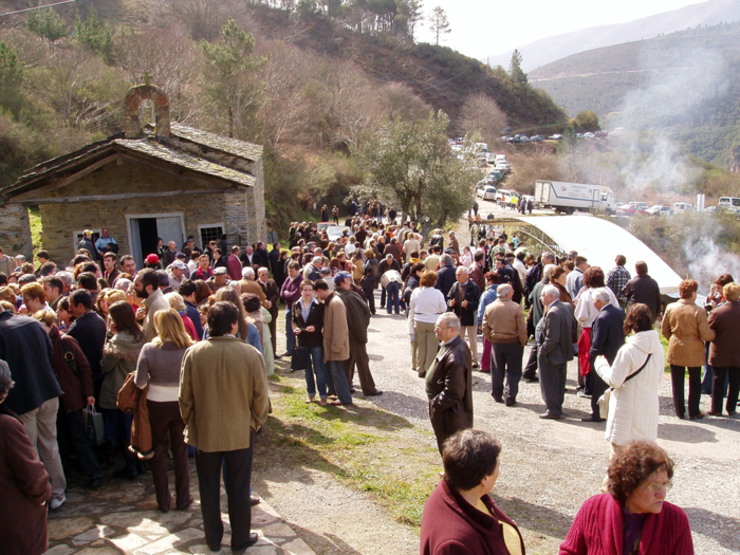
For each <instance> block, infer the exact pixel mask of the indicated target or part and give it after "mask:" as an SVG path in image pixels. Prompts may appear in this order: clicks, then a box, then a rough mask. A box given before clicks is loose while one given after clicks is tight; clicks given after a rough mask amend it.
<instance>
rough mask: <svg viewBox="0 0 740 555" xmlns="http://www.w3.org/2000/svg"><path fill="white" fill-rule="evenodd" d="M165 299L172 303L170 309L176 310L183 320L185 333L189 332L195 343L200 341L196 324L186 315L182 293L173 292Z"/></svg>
mask: <svg viewBox="0 0 740 555" xmlns="http://www.w3.org/2000/svg"><path fill="white" fill-rule="evenodd" d="M164 298H165V299H167V302H169V303H170V307H171V308H174V309H175V310H176V311H177V313H178V314H179V315H180V318H182V323H183V325H184V326H185V331H187V332H188V335H189V336H190V338H191V339H192V340H193V341H198V332H197V331H196V329H195V324H193V321H192V320H191V319H190V317H189V316H188V315H187V314H186V313H185V299H183V298H182V295H180V293H175V292H172V293H167V294H166V295H165V296H164Z"/></svg>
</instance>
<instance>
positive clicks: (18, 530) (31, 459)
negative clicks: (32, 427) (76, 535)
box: [0, 360, 51, 555]
mask: <svg viewBox="0 0 740 555" xmlns="http://www.w3.org/2000/svg"><path fill="white" fill-rule="evenodd" d="M12 387H13V381H12V379H11V378H10V368H9V367H8V364H7V363H6V362H5V361H4V360H0V492H2V502H0V538H1V539H0V542H2V543H1V545H2V552H3V553H4V554H6V555H40V554H41V553H44V552H45V551H46V549H47V548H48V547H49V541H48V539H47V536H46V506H45V505H46V502H47V501H48V500H49V499H50V498H51V484H49V475H48V474H47V473H46V470H44V465H43V464H41V461H39V458H38V455H37V454H36V450H35V449H34V448H33V446H32V445H31V442H30V441H29V440H28V436H27V435H26V431H25V430H24V429H23V424H21V423H20V421H19V420H18V417H17V416H16V415H15V413H13V411H12V410H10V409H9V408H6V407H5V405H3V404H2V403H3V401H5V398H6V397H7V396H8V392H9V391H10V390H11V388H12Z"/></svg>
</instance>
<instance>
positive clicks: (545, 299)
mask: <svg viewBox="0 0 740 555" xmlns="http://www.w3.org/2000/svg"><path fill="white" fill-rule="evenodd" d="M541 299H542V304H543V306H545V307H546V310H547V311H546V312H545V315H544V316H543V317H542V320H541V321H540V331H539V334H538V336H537V344H538V350H537V365H538V366H539V369H540V391H541V392H542V399H543V400H544V401H545V405H546V406H547V410H546V411H545V412H543V413H542V414H540V418H549V419H551V420H559V419H560V418H561V417H562V416H563V401H564V400H565V379H566V377H567V374H568V362H569V361H571V360H573V355H574V354H575V353H574V351H573V340H572V338H573V334H574V332H575V327H576V321H575V318H574V317H573V309H572V308H571V307H570V305H566V304H564V303H562V302H561V301H560V291H558V289H557V288H556V287H555V286H554V285H546V286H545V287H544V288H543V289H542V295H541Z"/></svg>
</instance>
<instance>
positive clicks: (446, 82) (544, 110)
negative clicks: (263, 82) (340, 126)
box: [251, 6, 566, 130]
mask: <svg viewBox="0 0 740 555" xmlns="http://www.w3.org/2000/svg"><path fill="white" fill-rule="evenodd" d="M251 17H252V19H253V20H254V21H255V22H256V23H257V24H258V25H259V33H260V34H261V35H262V36H264V37H265V38H269V39H273V40H274V39H281V38H283V37H284V34H285V31H286V30H287V29H289V21H288V13H287V12H284V11H281V10H272V9H269V8H266V7H264V6H256V7H254V8H253V9H252V10H251ZM293 44H294V45H296V46H299V47H301V48H303V49H308V50H312V51H314V52H318V53H320V54H322V55H325V56H328V57H332V58H337V59H343V60H346V59H351V60H352V61H353V62H354V63H356V64H357V65H358V66H359V67H361V68H362V69H363V70H364V71H365V73H366V74H367V75H369V76H371V77H372V78H373V79H375V80H377V81H378V82H380V83H384V84H385V83H390V82H394V83H403V84H404V85H406V86H408V87H409V88H410V89H411V90H412V91H413V92H414V93H415V94H416V95H418V96H419V97H420V98H421V99H422V100H424V101H425V102H426V103H427V104H429V105H430V106H433V107H434V108H435V109H441V110H443V111H444V112H446V113H447V114H448V115H449V116H450V119H451V120H452V124H453V127H456V123H457V119H458V116H459V112H460V108H461V107H462V105H463V103H464V101H465V99H466V97H467V96H468V95H469V94H471V93H485V94H486V95H488V96H490V97H491V98H493V99H494V100H496V102H497V103H498V105H499V106H500V107H501V109H502V110H503V111H504V112H506V114H507V116H508V118H509V123H510V125H511V126H512V127H513V128H515V129H530V130H531V129H536V128H538V127H540V126H542V127H543V128H545V129H549V128H550V127H549V126H551V125H553V124H554V125H555V127H558V126H561V125H562V124H564V123H565V121H566V118H565V114H564V112H563V111H562V110H561V109H560V108H559V107H558V106H557V105H556V104H555V103H553V102H552V101H551V100H550V99H549V98H548V97H547V96H544V95H541V94H538V93H537V92H536V91H534V90H532V89H531V88H529V87H527V88H526V89H524V90H520V89H514V88H513V87H511V86H509V85H508V83H507V80H506V79H503V78H502V76H501V75H500V74H499V75H496V74H494V73H493V72H491V71H490V70H489V69H488V68H487V67H486V66H485V65H484V64H482V63H480V62H479V61H478V60H475V59H473V58H469V57H467V56H464V55H463V54H460V53H459V52H457V51H455V50H452V49H451V48H448V47H445V46H435V45H432V44H427V43H423V44H413V45H409V44H402V43H399V42H398V41H393V40H388V39H386V38H383V37H375V36H371V35H365V34H358V33H354V32H352V31H350V30H348V29H346V28H344V27H342V26H338V25H336V24H334V23H332V22H331V21H329V20H328V19H326V18H323V17H316V18H312V19H311V20H310V23H309V24H308V25H306V27H305V28H304V33H303V35H302V36H301V37H300V38H298V39H297V40H294V41H293Z"/></svg>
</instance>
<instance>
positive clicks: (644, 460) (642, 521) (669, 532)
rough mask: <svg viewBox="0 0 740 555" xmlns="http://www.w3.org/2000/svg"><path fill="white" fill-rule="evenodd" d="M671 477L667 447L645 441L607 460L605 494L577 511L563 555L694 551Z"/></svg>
mask: <svg viewBox="0 0 740 555" xmlns="http://www.w3.org/2000/svg"><path fill="white" fill-rule="evenodd" d="M643 306H644V307H645V310H647V311H648V314H652V313H650V310H649V309H648V307H647V306H646V305H643ZM651 318H652V316H651ZM656 333H657V332H656ZM672 477H673V461H672V460H671V459H670V457H669V456H668V454H667V453H666V452H665V451H664V450H663V449H661V448H660V447H658V446H657V445H655V444H654V443H649V442H646V441H639V442H636V443H633V444H632V445H630V446H629V447H627V448H626V449H625V450H624V451H623V452H622V453H620V454H619V455H617V456H616V457H614V458H613V459H612V461H611V463H610V464H609V470H608V471H607V480H606V484H605V485H606V488H605V489H606V491H607V493H602V494H601V495H595V496H594V497H592V498H590V499H589V500H587V501H586V502H585V503H584V504H583V506H582V507H581V509H580V510H579V511H578V514H577V515H576V518H575V520H574V521H573V525H572V526H571V528H570V531H569V532H568V536H567V537H566V538H565V541H564V542H563V543H562V545H561V546H560V555H607V554H608V555H612V554H619V555H623V554H624V555H645V554H648V553H649V554H650V555H693V554H694V545H693V542H692V540H691V529H690V527H689V519H688V517H687V516H686V513H685V512H684V511H683V510H682V509H681V508H680V507H677V506H676V505H673V504H671V503H668V502H667V501H666V500H665V498H666V495H667V493H668V491H669V490H670V489H671V478H672Z"/></svg>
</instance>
